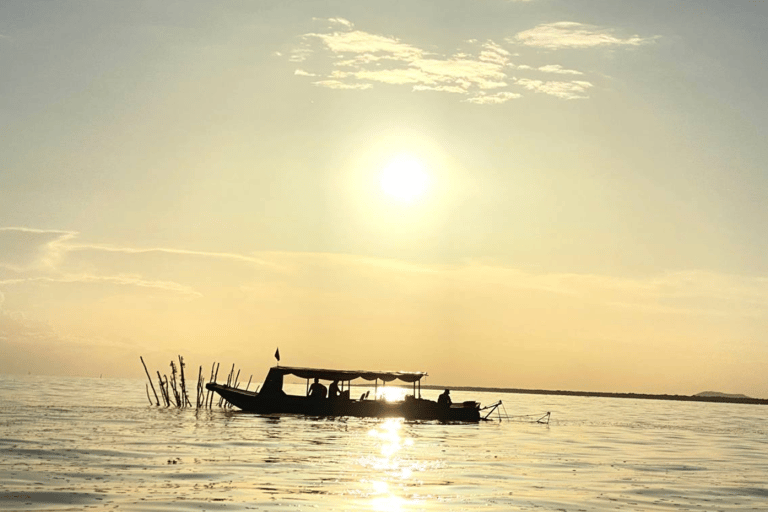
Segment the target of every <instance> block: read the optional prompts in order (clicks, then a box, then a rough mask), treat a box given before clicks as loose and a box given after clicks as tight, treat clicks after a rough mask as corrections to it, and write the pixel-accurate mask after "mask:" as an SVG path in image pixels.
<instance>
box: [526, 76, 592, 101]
mask: <svg viewBox="0 0 768 512" xmlns="http://www.w3.org/2000/svg"><path fill="white" fill-rule="evenodd" d="M515 83H516V84H517V85H520V86H522V87H524V88H526V89H528V90H529V91H534V92H538V93H543V94H549V95H551V96H556V97H558V98H562V99H564V100H575V99H585V98H588V97H589V96H587V95H586V94H585V93H586V91H587V89H589V88H591V87H592V84H591V83H589V82H585V81H582V80H576V81H573V82H557V81H544V80H531V79H530V78H520V79H518V80H516V81H515Z"/></svg>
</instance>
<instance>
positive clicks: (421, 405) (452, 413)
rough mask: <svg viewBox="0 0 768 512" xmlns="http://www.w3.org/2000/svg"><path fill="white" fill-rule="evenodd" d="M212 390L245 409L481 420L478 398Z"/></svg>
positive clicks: (216, 387) (212, 386)
mask: <svg viewBox="0 0 768 512" xmlns="http://www.w3.org/2000/svg"><path fill="white" fill-rule="evenodd" d="M206 388H208V389H209V390H211V391H215V392H216V393H218V394H219V395H221V396H222V397H223V398H224V399H225V400H226V401H227V402H229V403H231V404H232V405H234V406H235V407H237V408H239V409H242V410H243V411H248V412H256V413H261V414H273V413H287V414H304V415H309V416H355V417H360V418H391V417H397V418H405V419H407V420H439V421H462V422H478V421H480V406H479V404H478V403H477V402H463V403H460V404H453V405H451V406H443V405H438V404H437V402H434V401H432V400H424V399H420V398H413V397H408V398H406V400H403V401H399V402H388V401H385V400H350V399H344V398H335V399H317V398H311V397H305V396H295V395H288V394H285V393H271V394H266V395H265V394H264V393H256V392H253V391H245V390H242V389H238V388H233V387H230V386H226V385H223V384H216V383H209V384H207V385H206Z"/></svg>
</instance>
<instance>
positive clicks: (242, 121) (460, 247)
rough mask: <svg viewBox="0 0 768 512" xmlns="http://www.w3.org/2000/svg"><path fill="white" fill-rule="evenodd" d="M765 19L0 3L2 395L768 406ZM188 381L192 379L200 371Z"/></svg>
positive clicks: (489, 6) (702, 7)
mask: <svg viewBox="0 0 768 512" xmlns="http://www.w3.org/2000/svg"><path fill="white" fill-rule="evenodd" d="M767 25H768V5H766V2H765V1H758V0H753V1H747V0H739V1H735V0H732V1H722V2H719V1H705V0H696V1H676V2H671V1H668V0H663V1H662V0H658V1H657V0H646V1H642V2H638V1H624V0H610V1H608V0H603V1H599V0H584V1H574V0H562V1H559V0H529V1H509V0H506V1H504V0H435V1H418V0H408V1H388V2H369V1H361V0H338V1H329V0H323V1H307V0H304V1H300V2H291V1H285V0H282V1H221V2H210V1H197V0H192V1H190V0H185V1H177V2H174V1H163V2H158V1H147V2H138V1H131V2H125V1H118V0H114V1H111V0H91V1H61V2H50V1H35V0H4V1H3V2H0V353H1V354H2V357H0V372H6V373H25V374H26V373H27V372H32V373H47V374H74V375H99V374H104V375H120V376H136V377H142V376H143V369H142V368H141V365H140V362H139V360H138V357H139V355H143V356H144V358H145V360H147V362H148V363H149V365H150V366H151V367H153V368H155V369H164V368H166V365H167V364H168V362H169V361H170V360H171V358H173V357H175V355H177V354H182V355H184V356H185V358H186V359H187V362H188V364H189V365H190V366H191V367H192V368H193V370H194V372H196V368H197V365H200V364H202V365H205V366H206V367H209V365H210V363H211V362H212V361H214V360H216V361H220V362H222V363H223V364H224V365H231V364H232V363H236V364H237V365H238V367H240V368H242V369H243V371H244V372H246V373H253V374H254V376H255V378H261V377H262V375H263V374H265V372H266V369H267V368H268V367H269V366H270V365H272V364H273V363H274V359H273V357H272V354H273V353H274V350H275V348H276V347H278V346H279V347H280V352H281V354H282V356H283V359H282V361H281V363H283V364H286V365H301V366H324V367H340V368H349V369H353V368H365V369H400V370H414V371H416V370H425V371H428V372H429V373H430V377H429V378H428V380H427V383H433V384H440V383H451V384H456V385H459V384H464V385H481V386H506V387H523V388H547V389H571V390H595V391H629V392H651V393H683V394H690V393H697V392H700V391H705V390H718V391H726V392H732V393H745V394H748V395H751V396H757V397H768V379H766V376H765V375H766V371H765V369H766V368H767V367H768V257H766V254H768V202H767V201H766V199H767V198H768V173H767V172H766V161H768V145H767V144H766V143H765V141H766V139H767V138H768V121H767V119H768V100H767V99H766V92H765V91H766V90H768V68H766V66H765V58H766V50H768V30H766V26H767ZM188 371H189V370H188Z"/></svg>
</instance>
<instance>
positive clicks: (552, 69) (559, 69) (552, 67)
mask: <svg viewBox="0 0 768 512" xmlns="http://www.w3.org/2000/svg"><path fill="white" fill-rule="evenodd" d="M538 70H539V71H543V72H545V73H557V74H559V75H583V74H584V73H582V72H581V71H576V70H575V69H563V66H561V65H560V64H549V65H547V66H541V67H540V68H538Z"/></svg>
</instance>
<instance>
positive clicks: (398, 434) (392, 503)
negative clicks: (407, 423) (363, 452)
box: [361, 418, 417, 512]
mask: <svg viewBox="0 0 768 512" xmlns="http://www.w3.org/2000/svg"><path fill="white" fill-rule="evenodd" d="M368 436H369V437H371V438H373V439H374V444H373V446H372V448H373V451H372V453H371V454H370V455H369V456H367V457H365V458H364V459H363V460H361V464H362V465H364V466H368V467H369V468H372V469H374V470H376V471H379V472H380V473H381V478H380V479H376V480H370V481H367V482H365V481H363V482H361V483H363V484H364V485H367V486H370V487H369V489H370V491H369V492H370V494H369V497H370V499H371V509H372V510H374V511H395V512H399V511H402V510H406V509H408V505H409V504H410V500H409V499H408V498H407V497H404V496H403V495H402V494H403V491H404V490H405V488H407V487H408V486H410V485H412V482H411V479H412V478H413V474H414V469H417V468H414V467H413V466H412V463H411V462H410V461H409V460H408V459H407V458H406V457H405V456H404V455H405V454H404V453H403V450H404V449H406V448H409V447H412V446H413V439H412V438H410V437H408V436H407V435H405V434H404V433H403V420H402V418H390V419H387V420H385V421H383V422H381V423H379V424H377V425H376V426H375V427H374V428H372V429H371V430H369V431H368Z"/></svg>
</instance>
